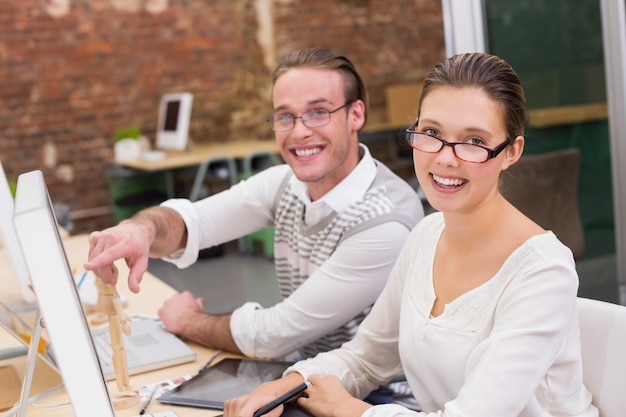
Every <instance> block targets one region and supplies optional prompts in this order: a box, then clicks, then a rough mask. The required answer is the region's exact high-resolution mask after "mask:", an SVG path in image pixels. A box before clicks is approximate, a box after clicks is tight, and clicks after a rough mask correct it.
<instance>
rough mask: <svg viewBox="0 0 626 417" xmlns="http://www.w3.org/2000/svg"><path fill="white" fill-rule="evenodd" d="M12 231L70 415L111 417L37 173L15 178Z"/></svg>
mask: <svg viewBox="0 0 626 417" xmlns="http://www.w3.org/2000/svg"><path fill="white" fill-rule="evenodd" d="M14 225H15V232H16V235H17V238H18V240H19V242H20V245H21V247H22V252H23V254H24V260H25V261H26V265H27V267H28V270H29V271H30V279H31V281H32V284H33V287H34V290H35V293H36V294H37V303H38V305H39V311H40V313H41V316H42V318H43V320H44V322H45V327H46V331H47V333H48V337H49V338H50V342H51V344H52V346H54V356H55V361H56V364H57V366H58V369H59V370H60V371H61V375H62V377H63V382H64V385H65V388H66V390H67V393H68V395H69V398H70V401H71V403H72V408H73V410H74V415H75V416H76V417H91V416H93V415H94V413H96V414H97V415H98V416H102V417H115V411H114V407H113V404H112V402H111V399H110V397H109V392H108V389H107V386H106V382H105V377H104V375H103V374H102V369H101V368H100V363H99V362H98V357H97V354H96V350H95V347H94V344H93V340H92V338H91V334H90V331H89V325H88V322H87V318H86V316H85V313H84V311H83V307H82V305H81V302H80V298H79V296H78V291H77V289H76V285H75V283H74V278H73V276H72V271H71V269H70V266H69V262H68V260H67V256H66V253H65V249H64V247H63V243H62V241H61V236H60V234H59V229H58V227H57V222H56V217H55V215H54V210H53V209H52V205H51V203H50V197H49V195H48V189H47V187H46V183H45V180H44V177H43V174H42V172H41V171H30V172H27V173H24V174H21V175H20V176H19V177H18V181H17V192H16V195H15V213H14ZM85 387H88V389H86V388H85Z"/></svg>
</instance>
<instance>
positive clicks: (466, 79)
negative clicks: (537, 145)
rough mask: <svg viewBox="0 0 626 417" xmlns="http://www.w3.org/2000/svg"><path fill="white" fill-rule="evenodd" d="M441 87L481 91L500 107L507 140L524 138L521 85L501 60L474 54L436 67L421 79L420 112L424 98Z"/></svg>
mask: <svg viewBox="0 0 626 417" xmlns="http://www.w3.org/2000/svg"><path fill="white" fill-rule="evenodd" d="M442 86H449V87H461V88H462V87H473V88H479V89H481V90H482V91H484V92H485V93H486V94H487V95H489V96H490V97H491V98H492V99H494V100H495V101H497V102H498V103H500V105H501V106H502V111H503V114H504V122H505V126H506V131H507V135H508V136H507V137H508V138H509V139H515V138H516V137H517V136H522V135H524V124H525V122H526V111H525V102H526V100H525V98H524V90H523V88H522V83H521V81H520V79H519V77H518V76H517V73H516V72H515V70H513V68H511V66H510V65H509V64H508V63H506V62H505V61H504V60H503V59H502V58H499V57H497V56H495V55H489V54H485V53H480V52H473V53H465V54H458V55H454V56H452V57H450V58H448V59H446V60H445V61H443V62H441V63H439V64H437V65H436V66H435V68H433V70H432V71H431V72H430V73H429V74H428V75H427V76H426V78H425V79H424V88H423V90H422V95H421V97H420V110H421V106H422V104H421V103H422V100H423V99H424V97H426V96H427V95H428V93H429V92H430V91H432V90H433V89H435V88H437V87H442ZM418 118H419V111H418Z"/></svg>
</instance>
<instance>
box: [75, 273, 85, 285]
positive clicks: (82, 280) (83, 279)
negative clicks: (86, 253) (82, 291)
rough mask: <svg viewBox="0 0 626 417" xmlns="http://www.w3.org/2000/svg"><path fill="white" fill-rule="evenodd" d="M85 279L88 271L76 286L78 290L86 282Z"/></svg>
mask: <svg viewBox="0 0 626 417" xmlns="http://www.w3.org/2000/svg"><path fill="white" fill-rule="evenodd" d="M85 278H87V271H85V272H83V275H81V277H80V279H79V280H78V284H76V288H80V286H81V285H83V282H85Z"/></svg>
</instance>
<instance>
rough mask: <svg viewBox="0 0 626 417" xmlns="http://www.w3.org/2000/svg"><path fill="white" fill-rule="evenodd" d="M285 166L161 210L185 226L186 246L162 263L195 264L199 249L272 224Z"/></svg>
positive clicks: (167, 203) (169, 203)
mask: <svg viewBox="0 0 626 417" xmlns="http://www.w3.org/2000/svg"><path fill="white" fill-rule="evenodd" d="M288 171H289V166H288V165H277V166H274V167H271V168H268V169H266V170H264V171H262V172H261V173H259V174H257V175H254V176H252V177H250V178H249V179H247V180H245V181H241V182H240V183H238V184H235V185H233V186H232V187H230V188H229V189H228V190H225V191H222V192H220V193H217V194H214V195H212V196H210V197H207V198H205V199H203V200H199V201H196V202H191V201H189V200H188V199H183V198H178V199H170V200H166V201H164V202H163V203H162V204H161V206H164V207H169V208H171V209H173V210H175V211H176V212H177V213H178V214H179V215H180V216H181V217H182V219H183V221H184V222H185V227H186V228H187V243H186V245H185V247H184V248H183V249H180V250H178V251H176V252H174V253H172V254H170V255H168V256H166V257H163V258H162V259H163V260H165V261H168V262H171V263H173V264H174V265H176V266H177V267H179V268H186V267H188V266H190V265H191V264H193V263H194V262H196V261H197V259H198V251H199V250H200V249H205V248H210V247H213V246H217V245H220V244H222V243H225V242H229V241H231V240H234V239H238V238H240V237H242V236H245V235H247V234H249V233H252V232H255V231H257V230H260V229H262V228H263V227H266V226H270V225H272V224H273V222H274V213H273V209H274V207H273V206H274V200H275V198H276V193H277V190H278V188H279V186H280V184H281V183H282V180H283V178H284V177H285V175H286V174H287V172H288Z"/></svg>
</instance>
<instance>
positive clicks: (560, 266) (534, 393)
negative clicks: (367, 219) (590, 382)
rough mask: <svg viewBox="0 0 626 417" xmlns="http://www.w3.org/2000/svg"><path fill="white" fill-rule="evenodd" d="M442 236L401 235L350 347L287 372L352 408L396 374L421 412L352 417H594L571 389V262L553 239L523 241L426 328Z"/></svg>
mask: <svg viewBox="0 0 626 417" xmlns="http://www.w3.org/2000/svg"><path fill="white" fill-rule="evenodd" d="M443 228H444V219H443V215H442V214H441V213H435V214H432V215H430V216H428V217H426V218H424V219H423V220H422V221H421V222H420V223H419V224H418V225H417V226H416V227H415V229H414V230H413V231H412V232H411V235H410V236H409V238H408V240H407V242H406V244H405V246H404V248H403V250H402V252H401V254H400V257H399V258H398V262H397V263H396V265H395V267H394V269H393V271H392V273H391V277H390V279H389V282H388V284H387V286H386V287H385V289H384V290H383V293H382V294H381V296H380V297H379V299H378V301H377V302H376V304H375V306H374V308H373V310H372V312H371V313H370V315H369V316H368V317H367V318H366V319H365V320H364V321H363V323H362V324H361V327H360V328H359V331H358V333H357V335H356V337H355V338H354V340H352V341H350V342H348V343H346V344H344V345H343V347H342V348H341V349H338V350H335V351H331V352H327V353H322V354H320V355H318V356H316V357H315V358H313V359H309V360H307V361H303V362H299V363H297V364H295V365H294V366H293V367H291V368H290V369H289V370H288V371H287V372H293V371H297V372H299V373H301V374H302V375H303V376H304V377H305V378H307V377H308V375H312V374H319V375H328V374H335V375H337V376H339V377H340V379H341V380H342V382H343V384H344V386H346V388H347V389H348V390H349V391H350V392H351V393H352V394H353V395H355V396H356V397H359V398H363V397H365V396H366V395H367V394H368V393H369V392H370V391H371V390H372V389H375V388H376V387H377V386H378V385H380V384H383V383H385V382H386V381H387V380H388V379H389V378H391V377H392V376H394V375H395V374H397V372H399V371H400V370H403V371H404V373H405V375H406V377H407V381H408V382H409V384H410V386H411V388H412V390H413V394H414V395H415V397H416V399H417V401H418V403H419V404H420V406H421V407H422V412H415V411H411V410H408V409H406V408H403V407H401V406H399V405H393V404H387V405H378V406H375V407H372V408H370V409H368V410H367V411H366V412H365V413H364V414H363V417H374V416H376V417H378V416H385V417H386V416H399V415H407V416H409V415H411V416H448V417H452V416H453V417H457V416H458V417H461V416H463V417H473V416H476V417H508V416H511V417H512V416H524V417H547V416H576V417H583V416H584V417H592V416H593V417H596V416H598V411H597V409H596V408H595V407H594V406H593V405H591V394H590V393H589V392H588V391H587V389H586V388H585V387H584V385H583V382H582V364H581V355H580V340H579V339H580V331H579V324H578V313H577V310H576V296H577V289H578V276H577V274H576V270H575V264H574V260H573V257H572V254H571V251H570V250H569V249H568V248H567V247H566V246H564V245H563V244H562V243H561V242H560V241H559V240H558V239H557V238H556V236H555V235H554V234H553V233H552V232H547V233H545V234H542V235H538V236H534V237H532V238H530V239H529V240H528V241H526V242H525V243H524V244H523V245H521V246H520V247H519V248H518V249H517V250H516V251H514V252H513V253H512V254H511V255H510V256H509V258H508V259H507V260H506V261H505V262H504V264H503V265H502V267H501V268H500V270H499V271H498V272H497V273H496V274H495V275H494V276H493V277H492V278H491V279H490V280H489V281H487V282H486V283H485V284H483V285H481V286H479V287H477V288H475V289H473V290H471V291H469V292H467V293H465V294H463V295H462V296H460V297H458V298H457V299H455V300H454V301H452V302H451V303H449V304H447V305H446V306H445V309H444V311H443V313H442V314H441V315H440V316H438V317H431V316H430V311H431V310H432V306H433V303H434V301H435V291H434V287H433V279H432V266H433V260H434V255H435V248H436V246H437V242H438V240H439V238H440V236H441V233H442V231H443ZM461 279H463V278H462V277H459V280H461Z"/></svg>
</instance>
